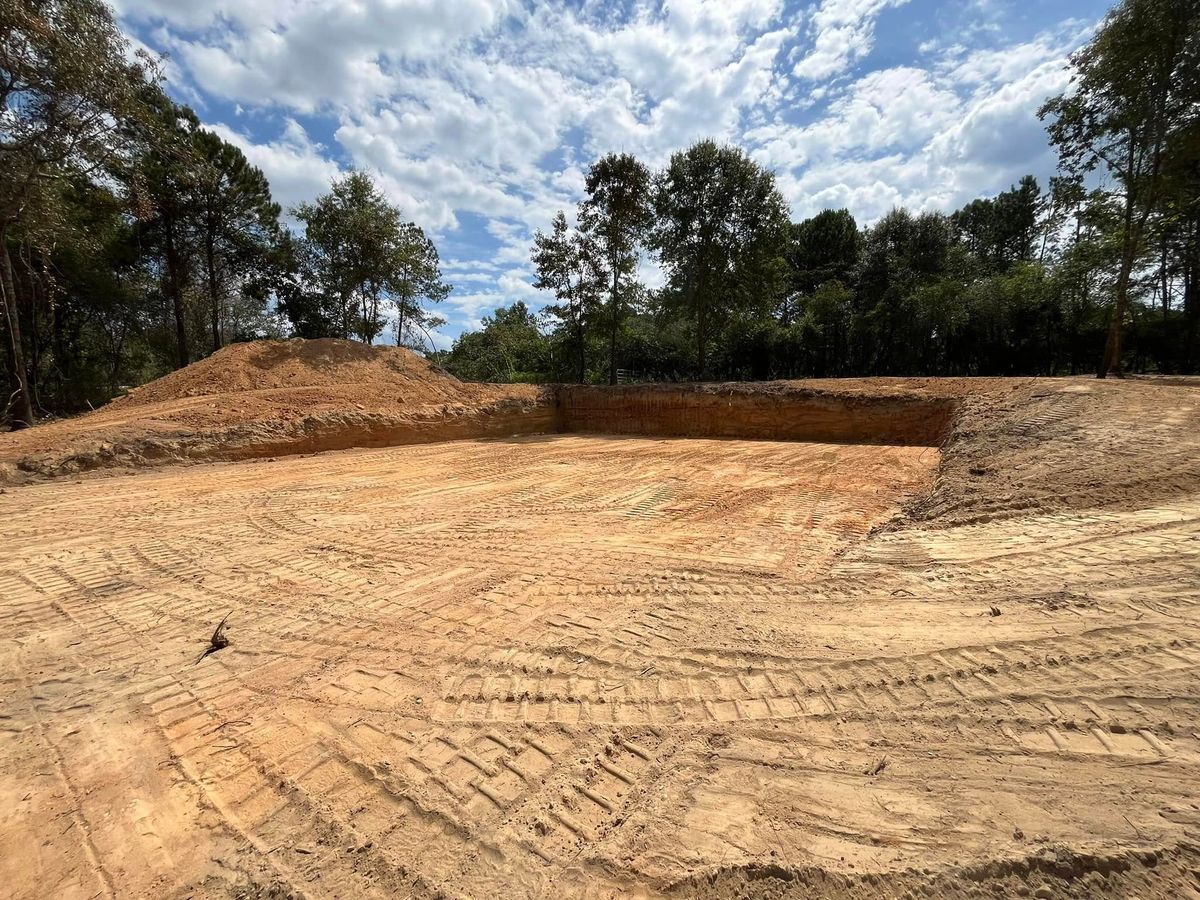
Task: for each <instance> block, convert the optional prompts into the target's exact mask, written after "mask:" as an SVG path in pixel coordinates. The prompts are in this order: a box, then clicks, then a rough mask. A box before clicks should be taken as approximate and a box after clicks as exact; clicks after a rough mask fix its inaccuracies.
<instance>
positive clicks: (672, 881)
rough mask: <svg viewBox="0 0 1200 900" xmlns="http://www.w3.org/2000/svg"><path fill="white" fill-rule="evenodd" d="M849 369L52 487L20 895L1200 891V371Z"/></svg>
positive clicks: (23, 604) (21, 648)
mask: <svg viewBox="0 0 1200 900" xmlns="http://www.w3.org/2000/svg"><path fill="white" fill-rule="evenodd" d="M822 389H823V390H824V388H822ZM762 390H764V391H768V392H770V391H780V390H793V389H792V388H786V389H785V388H780V387H766V388H763V389H762ZM794 390H799V388H795V389H794ZM803 390H811V388H808V387H805V388H803ZM830 390H835V391H836V390H841V391H843V392H846V391H851V392H857V393H860V394H867V393H870V392H871V391H874V392H876V393H880V392H883V391H890V392H899V393H905V394H907V395H919V394H927V395H931V396H936V397H954V398H956V400H957V402H960V403H961V408H960V410H959V412H958V414H957V415H956V417H955V420H954V423H953V433H952V434H951V435H950V437H949V439H948V440H947V442H946V443H945V445H944V447H942V448H941V449H940V450H939V449H938V448H933V447H921V446H890V445H879V444H876V445H855V444H814V443H804V442H774V441H741V440H710V439H682V438H670V439H668V438H662V437H646V436H641V437H639V436H624V437H615V436H608V437H606V436H597V435H585V434H553V435H542V436H529V437H522V438H509V439H491V440H463V441H457V442H449V443H436V444H426V445H422V446H403V447H392V448H385V449H370V450H350V451H342V452H334V453H324V454H320V455H315V456H292V457H286V458H280V459H278V460H275V461H266V460H260V461H242V462H232V463H209V464H204V465H196V466H189V467H185V468H180V467H167V468H156V469H152V470H150V471H146V472H141V473H139V474H112V473H109V474H107V475H106V476H104V477H101V476H97V475H90V476H86V477H83V478H80V479H78V480H74V479H61V478H60V479H58V480H56V481H50V482H44V483H34V484H29V485H26V486H22V487H10V488H8V489H7V490H6V491H4V492H3V494H0V522H3V523H4V526H3V545H4V548H5V553H4V554H3V556H2V557H0V621H2V622H3V625H4V627H3V631H2V632H0V633H2V634H3V637H4V640H3V642H2V643H0V685H2V690H0V761H2V765H0V878H2V879H3V884H4V885H5V892H6V893H7V894H9V895H11V896H15V897H47V896H54V897H81V898H91V897H96V896H120V897H137V898H151V897H154V898H157V897H185V896H186V897H193V896H212V897H227V896H237V897H268V896H269V897H285V896H307V897H371V896H380V897H406V896H409V897H436V896H450V897H458V896H461V897H523V896H542V897H551V896H553V897H562V896H572V897H573V896H594V897H626V896H644V897H653V896H662V895H667V896H679V897H711V898H732V897H764V898H765V897H782V896H829V897H846V898H850V897H854V898H868V897H900V896H906V895H908V896H944V897H974V896H1034V897H1084V896H1101V895H1103V896H1129V897H1134V896H1136V897H1143V898H1167V897H1187V896H1193V897H1195V896H1200V894H1198V892H1197V888H1198V886H1200V882H1198V880H1197V878H1198V875H1197V873H1198V871H1200V852H1198V851H1197V841H1198V840H1200V696H1198V693H1197V686H1198V682H1197V671H1198V667H1200V640H1198V638H1197V629H1196V622H1197V618H1198V617H1200V577H1198V576H1200V390H1198V389H1197V388H1195V387H1189V386H1180V385H1167V384H1152V383H1123V384H1119V383H1096V382H1094V381H1087V380H1082V379H1081V380H1062V381H1037V380H1020V381H1016V380H1014V381H1005V382H997V381H987V382H941V383H939V382H895V383H884V382H877V383H858V384H856V385H842V386H839V387H836V388H831V389H830ZM228 396H229V397H236V396H237V395H236V394H230V395H228ZM155 402H162V401H155ZM218 402H221V403H225V402H229V401H228V400H220V401H218ZM81 421H83V422H85V423H86V419H85V420H81ZM227 614H228V616H229V619H228V623H229V631H228V634H229V638H230V640H231V643H230V644H229V646H228V647H225V648H223V649H220V650H218V651H217V652H215V653H212V654H210V655H207V656H204V657H203V658H202V654H203V653H204V650H205V647H206V646H207V644H208V641H209V636H210V635H211V634H212V632H213V629H214V627H215V626H216V624H217V623H218V622H219V621H220V620H221V619H222V617H224V616H226V615H227Z"/></svg>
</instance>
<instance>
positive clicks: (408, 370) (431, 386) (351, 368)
mask: <svg viewBox="0 0 1200 900" xmlns="http://www.w3.org/2000/svg"><path fill="white" fill-rule="evenodd" d="M348 385H360V386H362V387H364V388H368V389H375V390H378V389H379V388H385V389H389V390H392V391H395V392H396V394H397V398H398V399H401V400H403V401H405V402H409V403H423V402H424V403H436V402H442V401H445V400H446V399H448V398H449V397H451V396H457V395H458V393H459V392H460V391H461V390H462V382H460V381H459V380H458V379H457V378H455V377H454V376H452V375H449V374H447V373H446V372H444V371H442V370H440V369H438V368H436V367H435V366H434V365H433V364H432V363H430V362H429V361H428V360H426V359H424V358H423V357H421V356H418V355H417V354H416V353H413V352H412V351H411V350H404V349H402V348H400V347H369V346H366V345H365V344H359V343H355V342H354V341H341V340H335V339H332V338H324V339H321V340H311V341H309V340H303V339H295V340H290V341H254V342H252V343H245V344H231V345H229V346H228V347H224V348H222V349H221V350H218V351H217V352H216V353H214V354H213V355H212V356H209V357H207V358H206V359H202V360H200V361H199V362H195V363H192V364H191V365H190V366H187V367H186V368H183V369H180V370H178V371H176V372H172V373H171V374H170V375H166V376H164V377H162V378H159V379H158V380H157V381H152V382H150V383H149V384H147V385H144V386H142V387H140V388H135V389H134V390H132V391H130V393H129V394H128V395H126V396H125V397H121V398H120V399H118V400H115V401H113V403H112V404H110V406H111V408H113V409H118V408H121V409H128V408H129V407H132V406H145V405H147V404H151V403H165V402H170V401H173V400H184V399H186V398H189V397H200V396H208V395H213V394H231V393H240V392H244V391H266V390H280V389H292V388H331V387H340V388H344V387H346V386H348Z"/></svg>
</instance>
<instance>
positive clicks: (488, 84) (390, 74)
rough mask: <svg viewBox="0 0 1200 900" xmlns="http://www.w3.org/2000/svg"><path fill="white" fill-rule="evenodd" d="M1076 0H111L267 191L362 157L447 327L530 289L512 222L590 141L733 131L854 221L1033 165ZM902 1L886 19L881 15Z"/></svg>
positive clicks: (578, 185) (549, 205)
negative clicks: (420, 264) (394, 207)
mask: <svg viewBox="0 0 1200 900" xmlns="http://www.w3.org/2000/svg"><path fill="white" fill-rule="evenodd" d="M1079 3H1083V4H1089V3H1091V4H1094V5H1095V7H1096V8H1095V9H1094V10H1091V11H1081V10H1080V8H1079V6H1078V4H1076V5H1075V6H1074V7H1073V9H1074V11H1075V13H1076V14H1077V15H1080V14H1082V12H1088V13H1089V14H1088V15H1083V17H1082V18H1080V19H1068V20H1065V21H1060V20H1059V19H1061V16H1060V17H1057V18H1056V17H1055V14H1054V11H1053V8H1052V6H1051V5H1046V7H1045V9H1042V8H1041V7H1038V8H1037V9H1034V10H1032V11H1030V12H1027V13H1025V14H1024V17H1023V18H1022V19H1020V20H1018V18H1017V17H1016V16H1015V14H1014V13H1012V11H1011V9H1010V7H1011V4H994V3H991V4H987V5H986V9H985V8H976V7H970V8H968V6H964V5H963V4H958V3H951V2H950V0H940V2H939V0H934V2H932V3H923V4H921V7H922V10H923V11H924V12H925V13H926V15H929V9H930V8H931V7H932V9H933V14H932V15H931V16H929V18H928V20H926V19H924V18H918V17H917V16H916V10H917V4H911V5H910V4H909V3H908V0H814V2H811V3H810V2H806V0H627V2H625V3H621V4H612V3H603V2H600V0H584V2H582V3H579V4H566V3H561V2H553V3H526V2H519V0H356V2H353V3H346V2H343V0H256V2H253V3H247V2H245V0H187V2H184V0H119V6H118V9H119V12H120V14H121V16H122V21H123V22H124V23H125V24H126V26H127V28H128V29H129V30H130V31H131V33H132V34H133V35H134V36H135V38H136V39H137V40H139V41H141V42H144V43H145V44H147V45H149V46H150V47H152V48H154V49H156V50H159V51H165V52H168V53H169V54H170V66H171V68H170V73H171V89H172V90H173V91H175V92H176V93H177V95H178V96H180V97H181V98H183V99H186V100H188V101H189V102H192V103H193V104H194V105H196V106H197V108H198V109H200V110H201V113H202V115H203V116H204V118H205V119H206V120H209V121H215V122H217V123H219V124H216V125H213V126H212V127H213V130H215V131H217V132H218V133H219V134H221V135H222V136H223V137H225V138H226V139H227V140H230V141H232V142H234V143H236V144H237V145H238V146H240V147H241V148H242V149H243V150H244V152H245V153H246V154H247V156H248V157H249V158H250V160H251V161H252V162H253V163H254V164H255V165H258V166H259V167H260V168H262V169H263V170H264V172H266V174H267V176H268V177H269V178H270V180H271V183H272V187H273V189H274V191H275V193H276V195H277V197H278V199H279V200H280V202H281V203H283V204H285V205H287V206H290V205H292V204H294V203H296V202H299V201H301V200H305V199H311V198H312V197H314V196H315V195H316V194H318V193H320V192H322V191H324V190H326V189H327V187H328V184H329V181H330V179H331V178H333V177H335V176H336V175H338V174H339V173H341V172H344V171H346V170H347V169H348V168H350V167H352V166H353V167H359V168H363V169H366V170H368V171H370V172H372V173H373V174H374V175H375V176H376V178H377V180H378V182H379V184H380V185H381V187H382V188H383V189H384V190H385V191H386V192H387V193H388V195H389V196H390V197H391V199H392V200H393V201H395V202H396V203H397V204H399V205H400V207H401V208H402V210H403V211H404V214H405V215H406V216H407V217H410V218H412V219H414V220H416V221H417V222H418V223H419V224H421V225H422V226H423V227H425V228H426V229H427V230H429V231H430V232H432V233H433V234H434V235H435V236H436V237H437V239H438V241H439V244H440V245H441V246H442V247H443V248H444V250H445V256H446V259H445V268H446V271H447V277H448V280H450V281H452V282H453V283H455V284H456V285H457V287H456V290H455V292H454V294H453V295H452V297H451V299H450V300H449V301H448V302H447V305H446V309H445V310H444V311H443V312H445V313H446V314H447V315H448V318H449V319H450V324H449V325H448V327H447V329H446V334H449V335H453V334H455V333H457V330H459V329H461V328H462V327H468V326H470V325H472V324H476V323H477V322H478V319H479V317H480V316H481V315H486V314H487V313H488V312H490V310H491V309H492V308H494V307H495V306H497V305H500V304H502V303H509V302H512V301H513V300H518V299H521V300H525V301H526V302H528V303H529V304H530V305H531V306H537V305H540V303H541V302H543V301H544V300H545V298H544V297H540V296H539V295H538V294H537V292H535V291H534V290H533V289H532V287H530V284H529V283H530V281H531V280H532V273H531V272H530V271H529V243H530V239H531V236H532V232H533V231H534V229H536V228H538V227H543V228H544V227H546V226H547V225H548V224H549V222H550V219H551V217H552V216H553V215H554V212H555V211H556V210H557V209H564V210H566V211H567V212H568V214H570V212H571V210H572V209H573V207H574V205H575V203H576V202H577V201H578V199H579V198H580V196H581V194H582V190H583V181H584V172H585V171H586V168H587V166H588V164H589V163H590V162H591V161H592V160H593V159H595V158H596V157H597V156H599V155H601V154H603V153H607V152H610V151H618V152H621V151H627V152H632V153H635V154H637V155H638V156H640V157H641V158H642V159H643V160H645V161H646V162H647V163H648V164H650V165H652V166H658V165H662V164H663V163H664V162H665V161H666V159H667V157H668V156H669V154H670V153H671V152H673V151H675V150H677V149H680V148H682V147H685V146H687V145H688V144H690V143H691V142H693V141H695V140H697V139H699V138H703V137H709V136H711V137H716V138H717V139H719V140H726V141H731V142H735V143H738V144H740V145H742V146H744V147H745V148H746V149H747V150H748V151H749V152H751V153H752V154H753V155H754V156H755V157H756V158H757V159H758V160H760V161H761V162H762V163H764V164H765V165H768V166H770V167H771V168H772V169H773V170H774V171H775V172H776V173H777V176H778V179H779V183H780V185H781V187H782V188H783V190H784V191H785V193H786V195H787V196H788V199H789V200H790V202H791V203H792V205H793V210H794V213H795V215H796V216H797V217H799V216H804V215H811V214H813V213H815V212H817V211H819V210H820V209H821V208H824V207H829V206H835V207H840V206H847V207H849V208H850V209H851V211H852V212H854V214H855V215H856V216H857V217H858V218H859V219H860V221H870V220H872V219H874V218H877V217H878V216H880V215H882V214H883V213H885V212H887V210H888V209H889V208H890V207H891V206H893V205H896V204H906V205H909V206H913V207H918V208H943V209H945V208H950V207H951V206H952V205H954V204H957V203H960V202H962V201H964V200H966V199H969V198H970V197H972V196H977V195H979V194H980V193H984V192H990V191H993V190H997V189H1002V188H1003V187H1006V186H1007V184H1008V183H1009V181H1011V180H1012V179H1013V178H1015V177H1019V175H1020V174H1022V173H1023V171H1026V170H1034V171H1045V170H1047V168H1048V157H1047V149H1046V143H1045V139H1044V135H1043V134H1042V132H1041V130H1040V125H1039V124H1038V122H1037V121H1036V118H1035V117H1034V112H1035V110H1036V108H1037V106H1038V105H1039V104H1040V103H1041V102H1042V100H1043V99H1044V98H1045V96H1046V95H1048V94H1050V93H1053V92H1056V91H1058V90H1060V89H1061V88H1062V86H1063V85H1064V83H1065V77H1066V76H1065V72H1064V69H1063V65H1064V62H1065V58H1066V56H1067V55H1068V54H1069V52H1070V51H1071V50H1072V49H1073V48H1074V47H1077V46H1078V45H1079V44H1080V43H1082V42H1083V41H1084V40H1086V38H1087V34H1088V29H1089V28H1090V27H1092V25H1093V24H1094V22H1095V21H1096V20H1098V19H1099V18H1100V16H1101V15H1102V14H1103V11H1104V5H1103V4H1104V0H1079ZM910 12H911V13H912V15H911V16H910V15H909V14H910ZM943 13H944V14H945V15H943ZM1091 13H1094V15H1092V14H1091ZM885 16H886V18H885ZM905 16H909V18H904V17H905ZM946 17H950V18H954V17H957V18H955V19H954V20H955V21H956V22H957V23H958V25H957V26H956V27H954V28H948V27H946V28H944V27H942V25H943V24H944V23H943V19H944V18H946ZM901 19H903V20H904V26H905V31H904V33H903V34H902V35H901V34H898V33H896V30H895V29H887V30H881V28H884V26H882V25H881V22H885V21H886V22H891V23H894V22H897V21H900V20H901ZM1029 19H1037V20H1039V21H1040V22H1041V24H1040V26H1039V28H1035V29H1030V30H1028V31H1026V32H1024V33H1022V34H1021V36H1020V37H1019V38H1013V39H1010V40H1005V38H1004V34H1005V33H1006V32H1005V29H1003V28H1002V29H999V30H997V29H996V28H994V27H993V26H994V25H995V24H997V23H1000V24H1005V25H1009V26H1011V29H1010V30H1012V29H1017V28H1018V26H1019V27H1020V28H1025V27H1027V26H1026V25H1025V24H1022V23H1023V22H1025V20H1029ZM985 26H986V27H985ZM234 123H235V124H234ZM302 123H303V124H302ZM1039 167H1040V168H1039ZM643 271H644V274H646V276H647V277H648V278H652V279H653V278H654V277H656V276H657V271H656V269H655V267H654V266H653V265H652V264H651V263H647V264H646V266H645V267H644V269H643Z"/></svg>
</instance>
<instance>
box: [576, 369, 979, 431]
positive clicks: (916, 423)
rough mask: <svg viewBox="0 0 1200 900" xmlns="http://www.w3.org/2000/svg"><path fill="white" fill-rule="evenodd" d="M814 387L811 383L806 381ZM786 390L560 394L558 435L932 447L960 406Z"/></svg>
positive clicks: (825, 389) (683, 388) (709, 387)
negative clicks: (561, 432) (559, 427)
mask: <svg viewBox="0 0 1200 900" xmlns="http://www.w3.org/2000/svg"><path fill="white" fill-rule="evenodd" d="M810 384H813V383H810ZM834 384H835V383H826V384H824V385H822V386H820V387H808V386H805V385H804V384H803V383H801V384H789V383H787V382H781V383H776V384H704V385H634V386H629V387H615V388H614V387H582V386H575V385H564V386H563V387H560V388H559V389H558V391H559V393H558V402H559V407H560V410H561V416H562V419H561V429H562V430H563V431H576V432H591V433H596V434H642V435H669V436H673V437H733V438H749V439H752V440H773V441H824V442H832V443H839V444H904V445H918V446H929V447H937V446H940V445H941V444H942V443H944V442H945V440H946V439H947V438H948V437H949V436H950V430H951V426H952V422H953V419H954V414H955V412H956V411H957V409H958V403H959V401H958V400H957V399H956V398H953V397H929V396H919V395H916V394H913V393H909V392H906V391H898V392H896V393H893V394H888V393H886V392H885V391H883V390H877V391H876V392H873V393H866V392H862V393H858V394H856V393H854V392H852V391H848V390H837V389H831V388H833V387H834Z"/></svg>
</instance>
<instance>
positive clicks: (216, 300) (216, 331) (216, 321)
mask: <svg viewBox="0 0 1200 900" xmlns="http://www.w3.org/2000/svg"><path fill="white" fill-rule="evenodd" d="M204 254H205V262H206V264H208V270H209V312H210V314H211V317H212V352H214V353H216V352H217V350H220V349H221V296H220V294H218V292H217V260H216V248H215V247H214V246H212V233H211V230H210V232H209V234H208V236H206V239H205V241H204Z"/></svg>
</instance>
